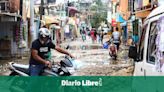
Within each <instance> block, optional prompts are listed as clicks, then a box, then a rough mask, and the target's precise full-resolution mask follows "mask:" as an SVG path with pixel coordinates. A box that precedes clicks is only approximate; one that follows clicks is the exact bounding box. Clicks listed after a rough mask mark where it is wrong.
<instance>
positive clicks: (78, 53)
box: [0, 41, 134, 76]
mask: <svg viewBox="0 0 164 92" xmlns="http://www.w3.org/2000/svg"><path fill="white" fill-rule="evenodd" d="M67 45H69V49H68V51H69V52H70V53H71V54H72V55H74V56H75V57H76V61H77V62H78V63H77V64H78V66H79V67H77V69H76V70H75V72H74V73H73V76H99V75H100V76H131V75H132V74H133V70H134V66H133V61H132V60H130V59H128V57H127V56H128V51H127V49H126V47H125V46H120V47H121V49H120V51H119V52H118V58H117V60H113V59H112V58H111V57H110V56H109V52H108V50H106V49H103V48H102V45H101V44H93V43H88V42H82V41H74V42H72V43H70V42H65V43H64V44H62V45H61V46H62V47H63V48H65V47H66V46H67ZM63 58H64V55H63V54H60V53H58V52H57V51H54V50H53V51H52V59H53V60H54V61H55V62H59V61H60V60H62V59H63ZM28 61H29V57H22V58H19V59H18V58H15V59H8V60H0V75H8V74H9V70H8V68H7V67H8V62H16V63H21V64H28Z"/></svg>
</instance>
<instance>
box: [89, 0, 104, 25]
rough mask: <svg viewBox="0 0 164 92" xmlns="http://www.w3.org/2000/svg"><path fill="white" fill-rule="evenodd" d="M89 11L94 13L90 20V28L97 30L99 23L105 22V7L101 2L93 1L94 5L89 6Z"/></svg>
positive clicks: (98, 0)
mask: <svg viewBox="0 0 164 92" xmlns="http://www.w3.org/2000/svg"><path fill="white" fill-rule="evenodd" d="M90 10H91V12H93V13H94V14H93V16H92V18H91V25H92V27H95V28H98V27H99V26H100V23H101V22H103V21H106V18H107V10H106V5H105V4H103V3H102V1H101V0H95V3H94V4H92V5H91V7H90Z"/></svg>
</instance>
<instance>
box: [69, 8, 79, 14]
mask: <svg viewBox="0 0 164 92" xmlns="http://www.w3.org/2000/svg"><path fill="white" fill-rule="evenodd" d="M68 11H69V13H79V11H78V9H77V8H76V7H68Z"/></svg>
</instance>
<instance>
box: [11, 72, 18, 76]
mask: <svg viewBox="0 0 164 92" xmlns="http://www.w3.org/2000/svg"><path fill="white" fill-rule="evenodd" d="M9 76H19V74H18V73H16V72H11V73H10V74H9Z"/></svg>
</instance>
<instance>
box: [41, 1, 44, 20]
mask: <svg viewBox="0 0 164 92" xmlns="http://www.w3.org/2000/svg"><path fill="white" fill-rule="evenodd" d="M43 6H44V1H43V0H41V5H40V20H42V15H43V14H44V7H43Z"/></svg>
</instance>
